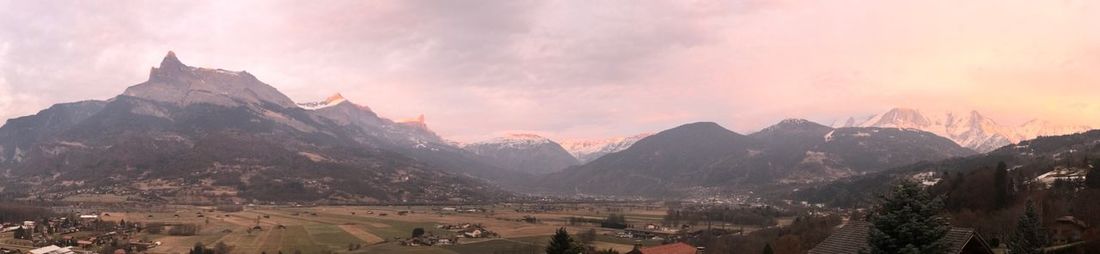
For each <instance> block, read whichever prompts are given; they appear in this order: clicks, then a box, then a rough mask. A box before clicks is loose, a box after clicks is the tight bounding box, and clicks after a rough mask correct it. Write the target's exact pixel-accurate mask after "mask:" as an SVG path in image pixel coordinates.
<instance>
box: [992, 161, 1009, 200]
mask: <svg viewBox="0 0 1100 254" xmlns="http://www.w3.org/2000/svg"><path fill="white" fill-rule="evenodd" d="M993 188H996V189H995V192H994V193H995V195H996V196H995V197H994V201H995V203H996V206H997V209H1001V208H1005V207H1007V206H1008V203H1009V200H1008V199H1009V196H1008V165H1007V164H1005V162H1003V161H1002V162H998V163H997V171H994V173H993Z"/></svg>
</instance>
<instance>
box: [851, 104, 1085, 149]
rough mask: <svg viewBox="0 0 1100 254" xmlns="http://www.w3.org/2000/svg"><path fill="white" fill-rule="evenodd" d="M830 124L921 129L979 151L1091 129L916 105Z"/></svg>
mask: <svg viewBox="0 0 1100 254" xmlns="http://www.w3.org/2000/svg"><path fill="white" fill-rule="evenodd" d="M833 127H881V128H908V129H917V130H923V131H927V132H931V133H935V134H936V135H940V136H942V137H945V138H948V139H951V140H952V141H955V143H958V144H959V145H961V146H963V147H966V148H970V149H974V150H975V151H978V152H983V153H984V152H989V151H992V150H994V149H997V148H1000V147H1002V146H1006V145H1009V144H1015V143H1019V142H1020V141H1023V140H1028V139H1034V138H1036V137H1041V136H1056V135H1065V134H1074V133H1080V132H1084V131H1088V130H1091V129H1092V128H1090V127H1088V126H1063V125H1056V124H1053V123H1051V122H1047V121H1042V120H1038V119H1035V120H1031V121H1028V122H1026V123H1024V124H1021V125H1019V126H1005V125H1002V124H998V123H997V122H996V121H994V120H993V119H990V118H988V117H985V116H984V115H982V114H981V113H978V111H971V112H969V113H966V114H957V113H950V112H948V113H943V114H933V115H930V114H926V113H923V112H922V111H920V110H917V109H910V108H894V109H891V110H889V111H887V112H886V113H883V114H879V115H873V116H870V117H866V118H855V117H850V118H848V119H847V120H846V121H843V122H836V123H834V124H833Z"/></svg>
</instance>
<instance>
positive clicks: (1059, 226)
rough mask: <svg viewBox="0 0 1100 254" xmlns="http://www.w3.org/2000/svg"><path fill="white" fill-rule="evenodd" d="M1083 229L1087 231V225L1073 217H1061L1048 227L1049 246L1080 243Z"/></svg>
mask: <svg viewBox="0 0 1100 254" xmlns="http://www.w3.org/2000/svg"><path fill="white" fill-rule="evenodd" d="M1085 229H1088V225H1086V224H1085V222H1084V221H1081V220H1079V219H1077V218H1074V217H1073V216H1062V217H1060V218H1058V219H1057V220H1055V221H1054V225H1053V226H1051V227H1050V231H1051V232H1050V233H1051V237H1050V240H1051V244H1053V245H1063V244H1070V243H1074V242H1077V241H1081V236H1082V235H1083V234H1084V232H1085Z"/></svg>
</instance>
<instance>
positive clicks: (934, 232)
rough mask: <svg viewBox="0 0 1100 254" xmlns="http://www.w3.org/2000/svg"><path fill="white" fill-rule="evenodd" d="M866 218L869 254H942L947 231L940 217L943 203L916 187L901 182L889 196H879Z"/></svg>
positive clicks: (911, 183) (942, 218)
mask: <svg viewBox="0 0 1100 254" xmlns="http://www.w3.org/2000/svg"><path fill="white" fill-rule="evenodd" d="M879 199H880V201H879V204H878V206H876V207H875V209H874V210H873V211H872V213H871V215H870V222H871V228H870V237H869V238H868V245H869V246H870V253H871V254H887V253H891V254H893V253H899V254H918V253H923V254H942V253H945V252H947V247H948V246H947V243H946V242H945V241H943V238H944V236H945V235H947V232H948V231H949V230H950V228H949V226H948V224H947V219H945V218H944V217H942V216H940V213H941V212H942V210H943V202H942V201H941V200H940V199H939V198H933V197H932V196H931V195H929V194H928V192H926V191H925V190H924V189H922V188H921V186H919V185H917V183H914V182H910V181H903V182H901V183H900V184H898V185H897V186H895V187H894V190H893V192H891V193H890V194H889V195H883V196H880V198H879Z"/></svg>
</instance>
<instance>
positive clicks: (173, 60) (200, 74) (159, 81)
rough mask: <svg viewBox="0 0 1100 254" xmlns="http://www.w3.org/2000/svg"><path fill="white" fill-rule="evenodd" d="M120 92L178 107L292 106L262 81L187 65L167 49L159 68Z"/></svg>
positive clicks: (238, 73)
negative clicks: (202, 105)
mask: <svg viewBox="0 0 1100 254" xmlns="http://www.w3.org/2000/svg"><path fill="white" fill-rule="evenodd" d="M123 95H125V96H131V97H138V98H142V99H147V100H153V101H159V102H167V103H173V104H177V105H180V106H186V105H191V104H213V105H220V106H241V105H246V104H252V105H260V104H265V103H267V104H274V105H277V106H280V107H284V108H291V107H295V106H296V105H295V103H294V102H293V101H292V100H290V98H288V97H286V95H284V94H283V93H281V92H279V90H278V89H275V88H274V87H271V86H270V85H268V84H264V83H263V82H261V81H260V80H258V79H256V77H255V76H252V74H249V73H248V72H244V71H239V72H237V71H227V70H222V69H208V68H195V67H190V66H187V65H185V64H183V62H181V61H180V60H179V58H178V57H176V53H175V52H171V51H169V52H168V54H167V55H166V56H165V57H164V59H163V60H161V63H160V66H159V67H154V68H152V70H150V73H149V80H148V81H146V82H144V83H141V84H137V85H134V86H131V87H129V88H127V89H126V91H125V92H123Z"/></svg>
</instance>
